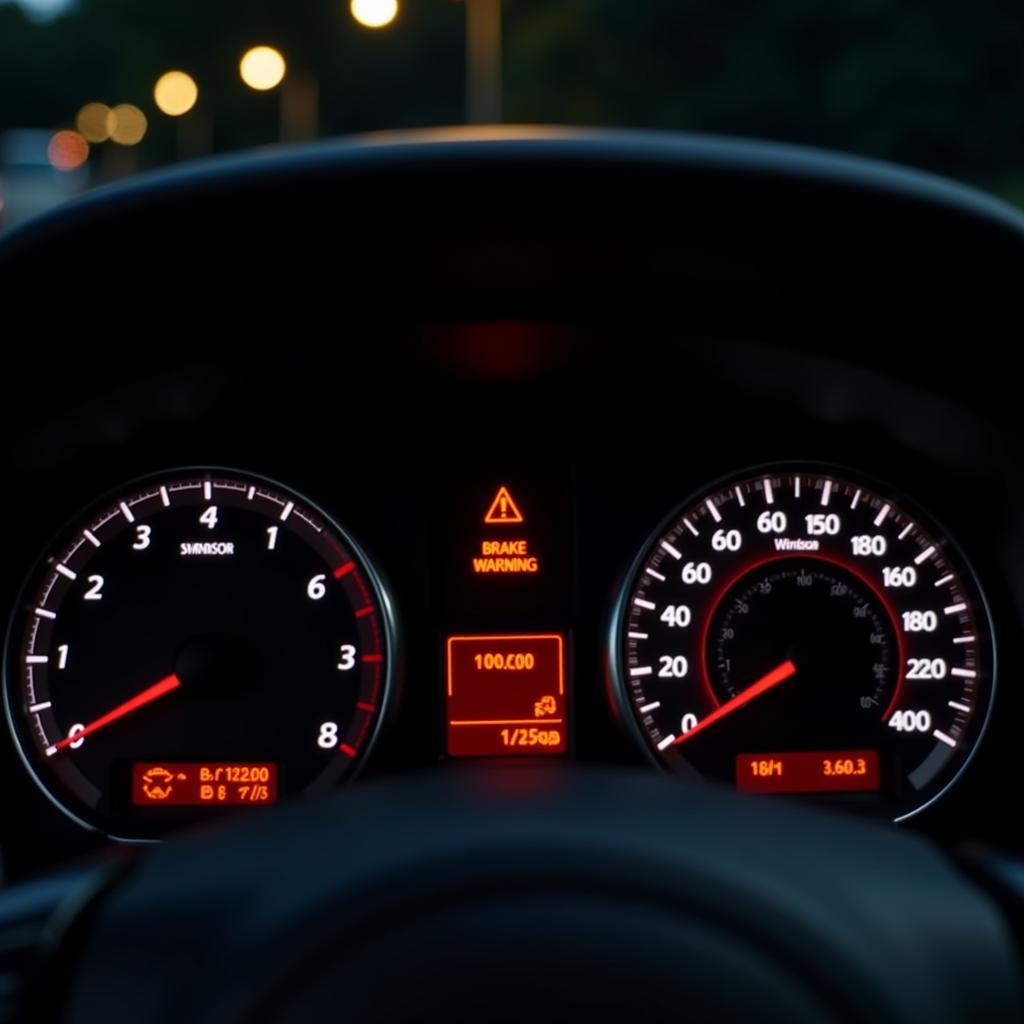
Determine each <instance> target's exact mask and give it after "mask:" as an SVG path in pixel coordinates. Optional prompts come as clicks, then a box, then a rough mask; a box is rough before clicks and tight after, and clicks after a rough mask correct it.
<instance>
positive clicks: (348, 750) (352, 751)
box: [338, 743, 358, 757]
mask: <svg viewBox="0 0 1024 1024" xmlns="http://www.w3.org/2000/svg"><path fill="white" fill-rule="evenodd" d="M338 749H339V750H340V751H341V752H342V753H343V754H348V756H349V757H355V756H356V754H357V753H358V751H357V750H356V748H355V747H350V746H349V745H348V744H347V743H340V744H339V745H338Z"/></svg>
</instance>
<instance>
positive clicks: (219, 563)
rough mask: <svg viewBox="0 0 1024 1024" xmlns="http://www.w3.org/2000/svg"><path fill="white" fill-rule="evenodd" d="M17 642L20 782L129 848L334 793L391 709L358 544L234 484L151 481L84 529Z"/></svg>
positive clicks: (73, 534) (286, 498)
mask: <svg viewBox="0 0 1024 1024" xmlns="http://www.w3.org/2000/svg"><path fill="white" fill-rule="evenodd" d="M11 637H12V642H11V643H10V645H9V650H8V661H7V665H6V676H5V698H6V701H7V707H8V715H9V719H10V721H11V724H12V727H13V729H14V733H15V736H16V738H17V740H18V743H19V746H20V748H21V751H22V754H23V756H24V758H25V760H26V763H27V764H28V765H29V767H30V769H31V770H32V772H33V774H34V775H35V777H36V779H37V781H39V783H40V785H41V786H42V787H43V789H44V790H45V791H46V792H47V793H48V795H50V796H51V797H52V798H53V799H54V801H55V802H56V803H57V804H58V805H59V806H61V807H62V808H63V809H65V810H66V811H67V812H68V813H69V814H71V815H72V816H73V817H75V818H77V819H79V820H81V821H84V822H86V823H88V824H91V825H94V826H96V827H98V828H101V829H103V830H104V831H107V832H108V833H110V834H113V835H117V836H122V837H139V836H152V835H158V834H160V833H161V832H162V831H164V830H165V829H166V828H168V827H170V826H172V825H176V824H180V823H182V822H184V821H189V820H192V819H194V818H195V817H197V816H198V815H202V814H205V813H208V812H209V809H217V808H221V807H228V806H230V807H243V806H250V807H256V806H261V805H266V804H271V803H274V802H276V801H277V800H279V799H283V798H285V797H287V796H292V795H295V794H299V793H304V792H309V791H318V790H321V789H325V788H328V787H330V786H332V785H334V784H336V783H337V782H338V781H340V780H341V779H343V778H345V777H346V776H348V775H350V774H351V773H352V772H353V771H354V770H355V769H356V768H357V767H358V765H359V764H360V763H361V761H362V759H363V758H364V757H365V756H366V754H367V752H368V750H369V747H370V746H371V744H372V741H373V738H374V735H375V733H376V728H377V724H378V723H379V721H380V718H381V716H382V712H383V709H384V705H385V702H386V699H387V694H388V690H389V686H388V682H389V675H390V665H391V660H392V659H391V644H392V630H391V626H390V618H389V609H388V604H387V600H386V597H385V595H384V593H383V591H382V589H381V586H380V584H379V582H378V579H377V576H376V574H375V573H374V571H373V569H372V567H371V566H370V565H369V564H368V562H367V560H366V558H365V557H364V556H363V555H362V553H361V551H360V550H359V548H358V547H357V546H356V544H355V542H354V541H353V540H352V539H351V538H350V537H349V536H348V535H347V534H345V532H344V531H343V530H342V529H341V528H340V527H339V526H337V524H335V523H332V522H331V521H330V520H329V519H327V517H326V516H325V515H324V514H323V513H322V512H319V511H318V510H316V509H315V508H314V507H313V506H312V505H311V504H309V503H308V502H306V501H305V500H304V499H303V498H301V497H300V496H299V495H297V494H294V493H293V492H290V491H288V490H286V489H284V488H282V487H281V486H280V485H278V484H273V483H270V482H269V481H266V480H263V479H261V478H259V477H252V476H244V475H241V474H236V473H234V472H230V473H226V474H225V473H222V472H221V471H215V470H194V471H188V472H186V473H183V474H176V475H174V476H169V477H163V478H154V479H152V480H148V481H144V482H141V483H139V484H137V485H135V487H134V488H130V489H128V490H127V491H126V493H124V494H123V495H120V496H117V497H115V498H113V499H112V500H109V501H107V502H105V503H104V504H103V505H102V506H100V507H99V508H98V510H97V511H95V512H94V513H91V514H87V515H85V516H84V517H83V518H82V519H81V520H80V521H79V522H77V523H76V524H74V525H73V526H72V527H71V528H70V529H69V531H68V533H67V534H66V535H65V536H64V538H63V539H61V540H60V541H58V543H57V545H56V547H55V548H54V551H53V554H52V556H51V557H48V558H47V559H46V560H45V561H43V562H42V563H41V564H40V567H39V568H38V570H37V572H36V574H35V575H34V577H33V579H31V580H30V581H29V583H28V584H27V587H26V590H25V596H24V606H23V608H22V610H21V612H20V613H19V618H18V620H16V622H15V623H14V626H13V629H12V633H11Z"/></svg>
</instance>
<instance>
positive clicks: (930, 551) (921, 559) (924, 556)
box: [900, 533, 935, 565]
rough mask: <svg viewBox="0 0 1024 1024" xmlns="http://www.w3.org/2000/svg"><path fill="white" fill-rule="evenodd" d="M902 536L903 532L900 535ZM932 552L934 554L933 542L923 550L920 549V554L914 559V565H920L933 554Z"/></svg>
mask: <svg viewBox="0 0 1024 1024" xmlns="http://www.w3.org/2000/svg"><path fill="white" fill-rule="evenodd" d="M902 536H903V534H902V533H901V534H900V537H902ZM934 554H935V545H934V544H933V545H932V546H931V547H929V548H925V549H924V551H922V552H921V554H919V555H918V556H917V558H915V559H914V565H920V564H921V563H922V562H927V561H928V559H929V558H931V557H932V555H934Z"/></svg>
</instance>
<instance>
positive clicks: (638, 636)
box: [626, 633, 650, 640]
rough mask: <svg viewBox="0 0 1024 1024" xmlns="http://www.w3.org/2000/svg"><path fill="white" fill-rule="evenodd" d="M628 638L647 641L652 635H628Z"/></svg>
mask: <svg viewBox="0 0 1024 1024" xmlns="http://www.w3.org/2000/svg"><path fill="white" fill-rule="evenodd" d="M626 636H628V637H629V639H630V640H646V639H647V638H648V637H649V636H650V633H627V634H626Z"/></svg>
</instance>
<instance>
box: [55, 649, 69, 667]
mask: <svg viewBox="0 0 1024 1024" xmlns="http://www.w3.org/2000/svg"><path fill="white" fill-rule="evenodd" d="M68 651H69V647H68V645H67V644H61V645H60V646H59V647H58V648H57V668H67V667H68Z"/></svg>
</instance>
